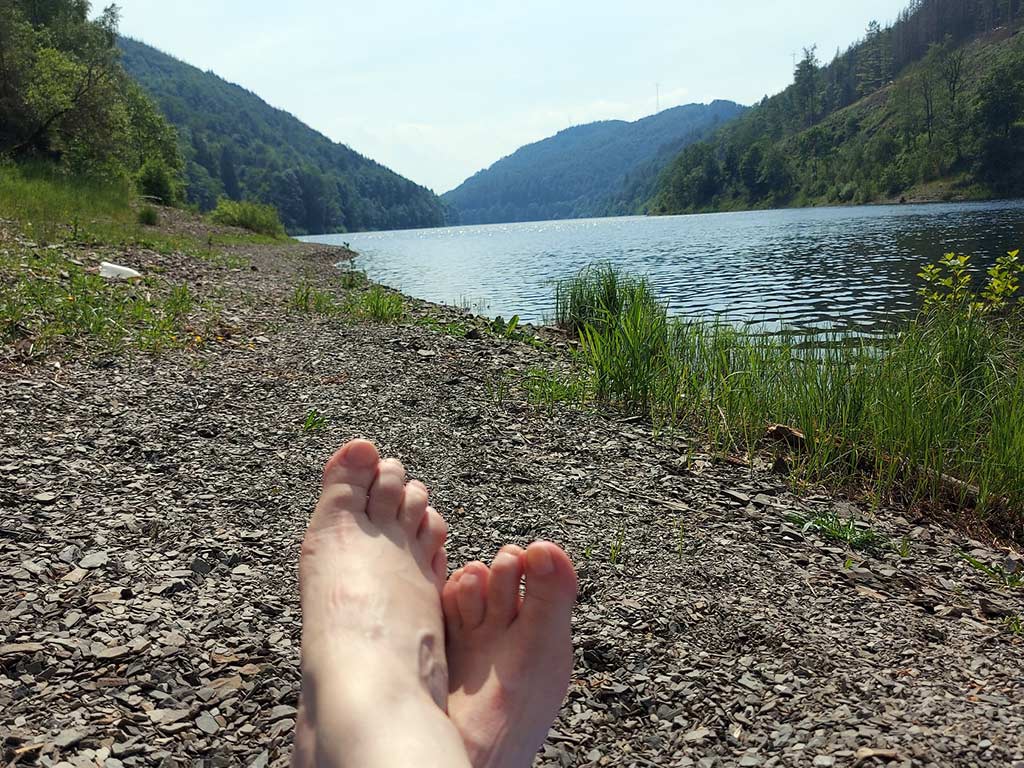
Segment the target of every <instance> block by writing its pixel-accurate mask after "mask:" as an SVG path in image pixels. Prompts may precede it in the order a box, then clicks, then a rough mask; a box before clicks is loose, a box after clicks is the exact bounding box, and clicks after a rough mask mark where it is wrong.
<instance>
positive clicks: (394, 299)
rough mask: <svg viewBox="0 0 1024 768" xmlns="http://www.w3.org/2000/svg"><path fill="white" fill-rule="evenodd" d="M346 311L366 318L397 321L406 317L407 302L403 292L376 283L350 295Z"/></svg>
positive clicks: (379, 321)
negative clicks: (365, 289) (390, 289)
mask: <svg viewBox="0 0 1024 768" xmlns="http://www.w3.org/2000/svg"><path fill="white" fill-rule="evenodd" d="M345 311H346V312H348V313H349V314H350V315H353V316H354V317H358V318H361V319H364V320H373V321H375V322H378V323H397V322H399V321H400V320H401V319H402V318H403V317H405V302H404V301H403V300H402V296H401V294H399V293H395V292H393V291H389V290H387V289H385V288H382V287H381V286H379V285H375V286H373V287H372V288H371V289H370V290H368V291H366V292H364V293H357V294H351V295H349V297H348V300H347V302H346V304H345Z"/></svg>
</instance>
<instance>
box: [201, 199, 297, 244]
mask: <svg viewBox="0 0 1024 768" xmlns="http://www.w3.org/2000/svg"><path fill="white" fill-rule="evenodd" d="M210 221H212V222H214V223H216V224H224V225H227V226H229V227H241V228H242V229H248V230H249V231H250V232H256V233H257V234H261V235H268V236H270V237H284V236H285V231H284V225H283V224H282V223H281V218H280V216H278V213H277V209H276V208H275V207H274V206H272V205H265V204H263V203H253V202H250V201H248V200H241V201H236V200H229V199H228V198H226V197H222V198H221V199H220V200H218V201H217V207H216V208H214V209H213V210H212V211H211V212H210Z"/></svg>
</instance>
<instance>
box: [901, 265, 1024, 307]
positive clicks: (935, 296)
mask: <svg viewBox="0 0 1024 768" xmlns="http://www.w3.org/2000/svg"><path fill="white" fill-rule="evenodd" d="M1019 256H1020V251H1019V250H1016V251H1010V252H1009V253H1007V254H1006V255H1005V256H1000V257H999V258H998V259H996V263H995V264H994V265H993V266H992V267H991V268H989V270H988V280H987V281H986V283H985V285H984V287H983V288H982V290H981V292H980V293H975V292H974V290H973V288H972V286H973V280H972V277H971V257H970V256H967V255H965V254H959V255H958V254H955V253H947V254H946V255H945V256H943V257H942V258H941V259H940V260H939V262H938V263H937V264H929V265H927V266H926V267H925V268H924V269H923V270H922V271H921V272H920V273H919V274H918V277H920V278H921V279H922V280H924V282H925V286H924V287H922V288H921V289H919V290H918V294H919V295H920V296H922V297H923V298H924V302H925V304H924V305H925V309H926V310H930V311H934V310H938V309H943V308H947V309H948V308H950V307H953V308H959V309H967V310H970V311H976V312H992V311H997V310H1002V309H1005V308H1006V307H1007V305H1008V304H1009V302H1010V301H1012V300H1013V299H1014V298H1016V296H1017V293H1018V292H1019V291H1020V276H1021V273H1022V272H1024V264H1021V262H1020V258H1019Z"/></svg>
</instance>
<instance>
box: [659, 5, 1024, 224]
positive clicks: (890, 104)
mask: <svg viewBox="0 0 1024 768" xmlns="http://www.w3.org/2000/svg"><path fill="white" fill-rule="evenodd" d="M999 2H1000V0H973V2H972V3H971V5H972V6H974V9H973V10H972V11H970V12H965V13H966V15H964V13H960V12H958V11H956V10H955V8H954V5H950V4H947V5H945V6H943V5H942V3H941V0H921V2H918V3H915V4H914V6H913V7H912V8H911V9H909V10H908V11H907V12H905V13H904V14H903V15H901V17H900V19H899V20H898V21H897V22H896V24H895V25H893V26H892V27H889V28H886V29H882V28H881V27H879V25H878V24H877V23H874V22H873V23H872V25H871V26H870V27H869V29H868V32H867V35H866V37H865V38H864V39H863V40H862V41H860V42H858V43H857V44H855V45H853V46H851V47H850V48H849V49H848V50H847V51H845V52H844V53H841V54H838V55H837V56H836V58H835V59H834V60H833V61H832V62H831V63H830V64H828V65H827V66H819V64H818V62H817V59H816V56H815V51H814V49H813V48H811V49H808V50H806V51H805V55H804V58H803V59H802V60H801V61H800V63H799V64H798V65H797V67H796V70H795V72H794V83H793V85H791V86H790V87H789V88H787V89H786V90H784V91H783V92H782V93H779V94H777V95H775V96H773V97H771V98H766V99H765V100H764V101H762V102H761V103H760V104H758V105H757V106H755V107H754V108H752V109H751V110H750V111H748V112H747V113H746V114H744V115H742V116H741V117H739V118H738V119H737V120H735V121H733V122H731V123H729V124H727V125H726V126H725V127H723V128H722V129H721V130H719V131H718V132H717V133H716V134H715V135H714V136H712V137H711V138H710V139H709V140H707V141H702V142H699V143H696V144H693V145H691V146H689V147H687V148H686V149H685V150H684V151H683V152H681V153H680V154H679V155H678V156H677V157H676V158H675V159H674V160H673V161H672V163H671V164H670V165H669V166H668V167H667V168H666V170H665V172H664V173H663V174H662V176H661V179H660V180H659V182H658V186H657V190H656V192H655V194H654V195H653V196H652V197H651V200H650V202H649V204H648V209H649V210H650V211H651V212H653V213H686V212H694V211H705V210H736V209H745V208H764V207H772V206H783V205H808V204H834V203H866V202H871V201H878V200H893V199H899V198H901V197H904V196H908V195H915V194H922V193H923V194H925V195H928V196H934V195H936V194H942V195H960V196H966V195H978V194H984V195H1003V196H1007V195H1014V194H1022V193H1024V37H1022V36H1021V35H1019V34H1018V35H1011V34H1008V33H1006V32H1005V30H998V31H996V32H992V30H996V29H997V28H1000V27H1001V26H1002V25H1003V24H1005V23H1006V22H1007V21H1008V20H1009V21H1010V22H1012V23H1013V24H1015V25H1017V24H1019V23H1020V21H1021V19H1024V5H1020V4H1010V5H1008V6H1007V8H1006V13H1005V14H1004V13H1002V12H1000V11H999V9H998V7H997V6H998V4H999ZM1007 14H1008V16H1007ZM978 33H985V34H984V35H982V36H980V37H978V38H977V39H972V36H973V35H975V34H978ZM989 33H991V34H989Z"/></svg>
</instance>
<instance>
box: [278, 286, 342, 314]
mask: <svg viewBox="0 0 1024 768" xmlns="http://www.w3.org/2000/svg"><path fill="white" fill-rule="evenodd" d="M288 306H289V307H290V308H291V309H292V310H294V311H296V312H301V313H303V314H307V315H309V314H313V315H325V316H328V315H335V314H338V313H339V312H341V307H339V306H338V304H337V302H336V301H335V300H334V297H333V296H332V295H331V294H329V293H327V292H326V291H321V290H319V289H317V288H314V287H313V286H312V285H310V284H309V283H307V282H306V281H305V280H304V281H302V282H301V283H299V284H298V285H296V286H295V288H294V289H293V290H292V294H291V296H290V297H289V298H288Z"/></svg>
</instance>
